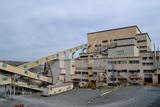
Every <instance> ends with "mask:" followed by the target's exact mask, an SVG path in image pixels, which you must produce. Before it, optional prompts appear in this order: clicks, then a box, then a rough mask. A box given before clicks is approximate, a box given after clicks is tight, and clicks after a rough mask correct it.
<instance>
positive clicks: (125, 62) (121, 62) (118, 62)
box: [117, 61, 127, 64]
mask: <svg viewBox="0 0 160 107" xmlns="http://www.w3.org/2000/svg"><path fill="white" fill-rule="evenodd" d="M117 64H127V61H117Z"/></svg>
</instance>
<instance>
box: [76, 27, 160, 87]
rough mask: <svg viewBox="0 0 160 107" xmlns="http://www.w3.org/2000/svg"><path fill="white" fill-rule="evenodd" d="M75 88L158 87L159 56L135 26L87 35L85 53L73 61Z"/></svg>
mask: <svg viewBox="0 0 160 107" xmlns="http://www.w3.org/2000/svg"><path fill="white" fill-rule="evenodd" d="M75 66H76V71H75V78H74V81H75V84H79V83H82V84H85V85H92V86H97V85H109V86H111V85H120V84H128V83H136V84H159V83H160V75H159V72H160V71H159V68H160V66H159V52H158V51H152V49H151V39H150V37H149V35H148V33H143V32H141V31H140V29H139V28H138V27H137V26H129V27H123V28H117V29H111V30H104V31H98V32H92V33H88V50H87V52H86V53H81V54H80V57H79V58H77V59H76V60H75Z"/></svg>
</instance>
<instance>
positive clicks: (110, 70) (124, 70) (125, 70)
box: [108, 69, 140, 72]
mask: <svg viewBox="0 0 160 107" xmlns="http://www.w3.org/2000/svg"><path fill="white" fill-rule="evenodd" d="M113 71H114V72H127V69H122V70H116V69H114V70H112V69H108V72H113ZM128 72H140V70H139V69H138V70H128Z"/></svg>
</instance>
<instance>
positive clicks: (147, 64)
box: [142, 62, 153, 66]
mask: <svg viewBox="0 0 160 107" xmlns="http://www.w3.org/2000/svg"><path fill="white" fill-rule="evenodd" d="M142 64H143V65H144V66H153V62H148V63H142Z"/></svg>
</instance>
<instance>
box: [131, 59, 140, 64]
mask: <svg viewBox="0 0 160 107" xmlns="http://www.w3.org/2000/svg"><path fill="white" fill-rule="evenodd" d="M129 63H130V64H139V60H130V61H129Z"/></svg>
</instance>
